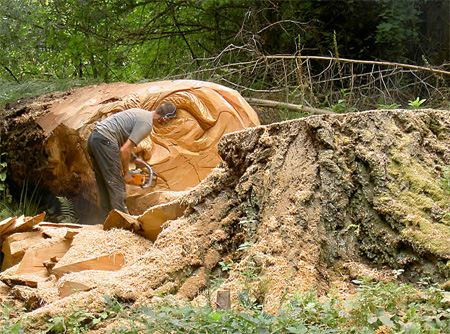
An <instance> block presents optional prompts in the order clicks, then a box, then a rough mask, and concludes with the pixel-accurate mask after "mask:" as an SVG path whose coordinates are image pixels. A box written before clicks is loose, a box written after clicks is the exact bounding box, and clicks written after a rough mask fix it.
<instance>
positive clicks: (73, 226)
mask: <svg viewBox="0 0 450 334" xmlns="http://www.w3.org/2000/svg"><path fill="white" fill-rule="evenodd" d="M39 226H48V227H68V228H83V227H86V226H87V225H82V224H59V223H50V222H42V223H39V225H38V227H39ZM90 226H94V225H90Z"/></svg>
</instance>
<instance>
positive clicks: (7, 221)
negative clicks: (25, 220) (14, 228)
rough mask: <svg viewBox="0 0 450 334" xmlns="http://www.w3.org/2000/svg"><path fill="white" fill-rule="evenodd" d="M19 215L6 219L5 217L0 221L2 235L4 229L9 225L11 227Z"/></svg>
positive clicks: (0, 233)
mask: <svg viewBox="0 0 450 334" xmlns="http://www.w3.org/2000/svg"><path fill="white" fill-rule="evenodd" d="M16 219H17V217H9V218H6V219H3V220H2V221H1V222H0V235H2V234H3V231H4V230H6V229H7V228H8V227H10V226H11V225H12V224H14V222H15V221H16Z"/></svg>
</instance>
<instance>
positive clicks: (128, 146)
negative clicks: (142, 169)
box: [120, 139, 136, 183]
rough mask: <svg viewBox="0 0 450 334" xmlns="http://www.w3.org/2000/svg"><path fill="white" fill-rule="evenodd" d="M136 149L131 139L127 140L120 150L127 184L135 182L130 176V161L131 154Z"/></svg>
mask: <svg viewBox="0 0 450 334" xmlns="http://www.w3.org/2000/svg"><path fill="white" fill-rule="evenodd" d="M135 147H136V145H135V144H134V143H133V142H132V141H131V140H130V139H127V141H126V142H125V144H123V146H122V147H121V148H120V160H121V162H122V170H123V179H124V180H125V183H131V182H132V180H133V179H132V177H131V174H130V160H131V152H132V151H133V149H134V148H135Z"/></svg>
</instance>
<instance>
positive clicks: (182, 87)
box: [8, 80, 259, 214]
mask: <svg viewBox="0 0 450 334" xmlns="http://www.w3.org/2000/svg"><path fill="white" fill-rule="evenodd" d="M164 102H173V103H174V104H175V105H176V106H177V107H178V109H179V113H178V117H177V119H175V120H173V121H172V122H171V123H170V124H169V125H164V126H160V125H159V124H154V128H153V131H152V133H151V135H150V136H149V137H148V138H147V139H145V140H144V141H143V142H142V143H141V144H140V145H139V146H138V147H137V148H136V151H135V153H136V154H138V156H140V157H141V158H143V159H144V160H146V161H147V162H148V163H149V164H150V165H151V166H152V167H153V170H154V172H156V173H157V174H158V176H159V179H158V183H157V185H156V187H154V188H147V189H142V188H140V187H138V186H127V187H128V188H127V192H128V203H127V205H128V208H129V210H130V213H131V214H141V213H143V212H144V211H145V210H146V209H147V208H149V207H151V206H153V205H157V204H161V203H164V202H167V201H169V200H172V199H173V198H174V196H173V195H172V194H176V193H175V192H180V191H184V190H187V189H189V188H192V187H194V186H196V185H197V184H198V183H199V182H200V181H201V180H202V179H204V178H205V177H206V176H207V175H208V174H209V173H210V171H211V170H212V169H213V168H214V167H216V166H217V165H218V163H219V162H220V157H219V155H218V153H217V142H218V141H219V139H220V138H221V137H222V135H224V134H226V133H230V132H234V131H237V130H241V129H244V128H246V127H251V126H255V125H258V124H259V120H258V117H257V115H256V113H255V111H254V110H253V109H252V108H251V107H250V105H249V104H248V103H247V102H246V101H245V100H244V99H243V97H242V96H241V95H240V94H239V93H238V92H236V91H234V90H232V89H229V88H226V87H223V86H220V85H217V84H213V83H207V82H201V81H193V80H176V81H161V82H152V83H143V84H127V83H113V84H100V85H95V86H89V87H84V88H79V89H74V90H71V91H70V92H69V93H66V94H65V95H63V96H62V98H61V97H58V98H57V99H53V100H52V101H50V102H48V101H47V104H46V105H45V106H44V107H41V109H42V110H40V111H39V112H36V113H35V114H34V115H33V116H32V117H33V118H34V121H35V123H37V124H38V125H39V127H40V128H41V129H42V130H43V135H42V137H43V139H42V141H43V147H44V149H43V150H44V151H45V152H43V153H42V152H39V150H35V152H34V154H35V155H36V154H41V155H43V156H44V160H45V161H44V163H42V164H41V165H39V166H35V168H39V172H38V173H37V174H38V175H39V177H40V178H41V179H42V180H41V182H40V184H41V185H44V187H46V188H47V189H49V190H50V191H51V192H52V193H54V194H57V195H61V194H63V195H65V196H68V197H72V198H73V197H74V196H79V195H81V197H82V198H83V199H86V200H88V201H89V202H91V203H93V202H95V197H96V196H95V194H96V187H95V181H94V175H93V172H92V169H91V167H90V160H89V157H88V154H87V151H86V140H87V138H88V136H89V134H90V133H91V131H92V129H93V128H94V126H95V124H96V123H97V122H98V121H100V120H102V119H104V118H106V117H107V116H109V115H111V114H113V113H116V112H120V111H123V110H125V109H128V108H133V107H138V108H143V109H146V110H154V109H156V108H157V107H158V106H159V105H160V104H162V103H164ZM24 109H25V108H24ZM28 109H30V110H33V107H29V108H28ZM44 109H45V110H44ZM25 112H27V111H25ZM20 117H23V115H20ZM28 117H30V115H28ZM17 123H19V122H17ZM29 137H30V136H28V137H27V138H29ZM34 138H38V136H36V135H34ZM10 140H13V139H12V138H11V139H10ZM8 145H10V144H8ZM10 146H11V147H12V148H11V149H15V151H16V152H17V151H20V148H19V147H17V145H15V144H14V145H12V144H11V145H10ZM28 156H30V155H29V154H28ZM26 158H27V157H25V159H26ZM33 159H35V160H38V159H37V158H36V157H35V156H34V157H33ZM41 160H42V159H41ZM19 163H20V162H19ZM10 166H11V168H12V171H11V174H12V176H13V177H14V173H19V170H20V168H16V167H15V162H11V163H10ZM32 170H33V169H32V168H31V169H29V172H28V174H29V175H22V176H21V177H22V178H24V177H31V178H32V177H37V175H36V173H35V174H34V175H33V173H32ZM17 178H18V177H16V179H17Z"/></svg>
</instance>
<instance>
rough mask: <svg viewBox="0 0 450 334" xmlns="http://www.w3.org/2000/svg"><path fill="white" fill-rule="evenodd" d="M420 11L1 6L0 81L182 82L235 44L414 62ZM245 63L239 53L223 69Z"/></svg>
mask: <svg viewBox="0 0 450 334" xmlns="http://www.w3.org/2000/svg"><path fill="white" fill-rule="evenodd" d="M425 5H426V0H399V1H392V0H377V1H371V2H367V1H277V2H271V1H254V0H232V1H225V0H220V1H218V0H207V1H182V0H173V1H137V0H127V1H122V0H112V1H100V0H93V1H86V0H68V1H61V0H49V1H4V2H2V4H1V5H0V16H1V17H2V21H0V34H1V36H3V38H2V39H1V41H0V77H3V78H8V79H11V80H14V81H15V82H17V83H22V82H24V81H25V80H26V79H29V78H39V79H48V78H52V79H62V78H94V79H95V80H96V81H105V82H111V81H127V82H137V81H140V80H145V79H147V80H148V79H154V78H162V77H166V76H167V75H181V76H183V77H186V75H187V74H186V73H189V72H191V71H194V70H198V69H199V67H200V66H201V65H200V64H201V63H200V59H205V58H208V57H214V56H217V55H219V54H220V53H221V52H222V51H223V50H224V49H226V48H233V47H235V46H245V48H248V49H249V50H250V51H251V52H252V53H253V54H294V53H298V52H299V51H301V50H300V49H304V50H306V51H308V52H314V53H318V54H321V55H329V52H330V51H331V50H332V52H333V53H334V54H336V55H338V54H339V55H341V56H343V57H344V56H345V57H353V58H359V59H371V58H386V57H390V58H396V57H397V60H399V59H400V58H408V57H409V58H412V57H414V56H415V57H417V58H418V59H417V61H421V60H420V59H419V57H418V56H417V55H416V53H417V52H415V51H416V50H417V49H418V46H419V45H420V39H421V36H420V34H419V31H421V29H422V28H423V23H422V22H421V21H420V20H419V18H420V15H421V14H422V12H423V11H424V10H425V9H426V7H425ZM426 38H427V36H424V37H423V38H422V39H423V40H426ZM299 40H301V45H299V43H298V42H297V41H299ZM426 41H428V40H426ZM438 42H441V41H438ZM443 42H444V43H445V42H446V41H443ZM386 44H387V45H389V49H386ZM436 44H437V45H438V44H439V43H436ZM338 49H339V50H338ZM387 50H388V51H389V53H387V52H386V51H387ZM432 52H433V50H430V51H429V53H432ZM303 54H306V52H305V51H303ZM410 56H411V57H410ZM425 56H426V57H427V58H428V56H429V55H428V54H425ZM245 58H246V57H245V55H244V54H243V53H241V52H238V53H236V54H235V55H234V56H233V59H228V61H232V62H233V61H235V62H238V61H246V60H248V58H247V59H245ZM218 74H219V77H220V73H218ZM238 75H239V74H238ZM244 79H245V78H244Z"/></svg>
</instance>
